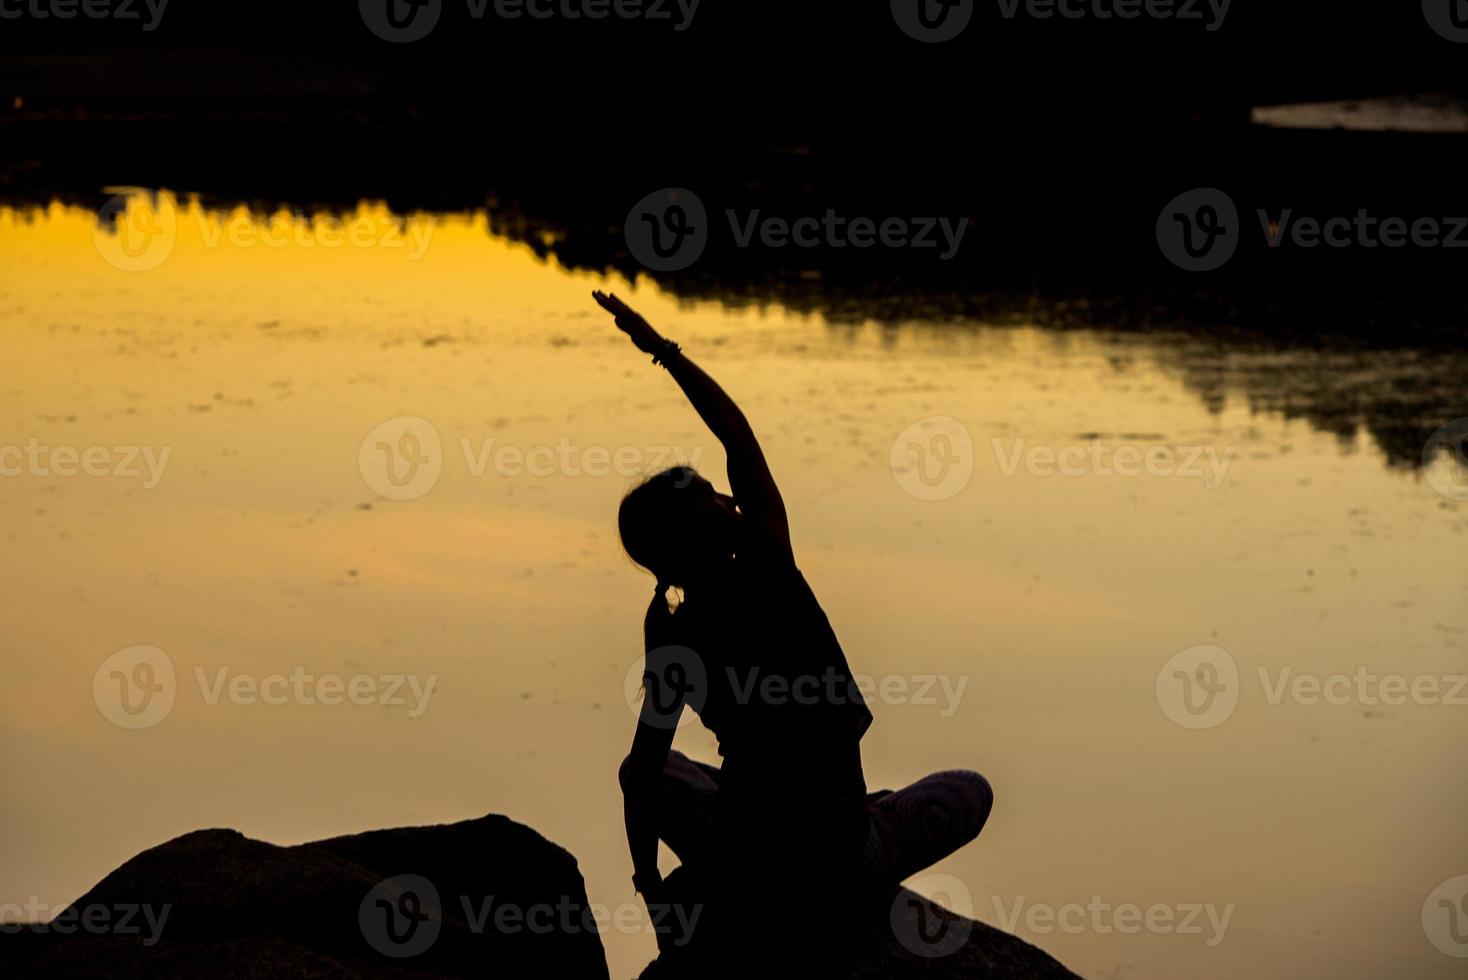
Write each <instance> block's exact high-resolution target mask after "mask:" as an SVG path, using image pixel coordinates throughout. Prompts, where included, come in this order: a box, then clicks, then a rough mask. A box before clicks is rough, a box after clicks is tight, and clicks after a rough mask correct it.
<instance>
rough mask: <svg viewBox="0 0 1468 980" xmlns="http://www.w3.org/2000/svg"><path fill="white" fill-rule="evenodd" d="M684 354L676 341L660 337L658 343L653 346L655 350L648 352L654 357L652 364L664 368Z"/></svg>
mask: <svg viewBox="0 0 1468 980" xmlns="http://www.w3.org/2000/svg"><path fill="white" fill-rule="evenodd" d="M682 352H683V348H682V347H681V346H680V345H679V344H678V342H677V341H676V340H669V339H667V338H666V337H659V338H658V342H657V343H656V344H654V345H653V349H652V350H650V351H648V353H649V354H651V355H652V362H653V363H654V364H662V365H664V366H666V364H667V362H668V361H669V360H670V359H672V358H674V357H677V356H678V355H679V354H681V353H682Z"/></svg>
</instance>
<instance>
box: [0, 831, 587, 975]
mask: <svg viewBox="0 0 1468 980" xmlns="http://www.w3.org/2000/svg"><path fill="white" fill-rule="evenodd" d="M527 914H529V915H530V916H531V918H529V919H527V918H526V915H527ZM88 916H90V917H91V919H90V924H88V922H89V920H88ZM63 930H65V931H63ZM4 932H5V933H7V934H5V935H0V973H3V974H5V975H9V976H36V977H78V978H81V977H86V978H92V977H101V976H106V977H114V978H115V977H121V978H129V977H139V978H142V977H211V978H231V977H257V976H277V977H286V976H295V977H323V978H324V977H367V978H372V977H396V978H402V977H466V976H482V975H485V974H489V975H494V976H502V977H522V976H555V977H560V976H566V977H577V978H580V977H588V978H597V980H606V978H607V976H608V974H607V967H606V958H605V954H604V951H603V949H602V945H601V938H600V936H599V935H598V933H597V930H596V928H595V923H594V922H593V921H592V919H591V916H590V913H589V909H588V902H587V898H586V891H585V887H584V885H583V883H582V879H581V874H580V872H579V871H578V870H577V866H576V860H575V858H573V857H572V856H571V855H570V854H569V853H567V852H566V851H565V850H562V849H561V848H559V847H557V846H556V845H555V844H552V843H551V842H550V841H547V840H546V839H545V838H543V837H541V836H540V835H539V834H537V833H536V832H535V831H533V830H531V829H529V828H528V827H524V826H521V825H520V824H517V823H515V822H513V821H511V820H509V819H507V818H506V817H502V816H496V815H490V816H485V817H481V818H479V819H478V820H469V821H464V822H462V823H456V824H447V825H441V826H434V827H409V828H400V829H394V830H378V831H370V832H368V833H363V834H354V835H351V836H347V837H336V838H332V839H330V840H324V841H316V842H313V843H309V844H300V845H297V846H294V847H277V846H275V845H273V844H267V843H264V842H262V841H257V840H251V839H249V838H247V837H245V836H243V835H242V834H240V833H239V832H237V831H233V830H200V831H196V832H194V833H190V834H185V835H183V836H182V837H178V838H175V839H174V840H171V841H169V842H167V843H166V844H162V845H160V846H158V847H155V848H152V849H150V850H147V851H144V852H143V853H141V854H139V855H137V856H136V857H134V858H133V859H132V860H130V861H128V862H126V863H125V864H123V865H122V866H121V867H120V868H118V869H117V870H116V871H114V872H112V873H111V874H109V875H108V876H107V877H106V878H104V879H102V881H101V882H99V883H98V884H97V886H96V887H95V888H93V889H92V890H91V891H89V892H88V893H87V894H85V895H83V896H82V897H81V898H79V899H77V901H76V902H74V903H73V904H72V905H71V906H70V907H68V909H67V910H65V911H64V912H62V913H61V914H60V915H58V916H56V917H55V918H54V919H53V920H52V921H51V923H50V924H49V925H48V926H47V927H46V928H44V929H36V928H31V927H25V928H22V929H20V930H19V931H17V930H16V929H15V928H13V927H12V928H8V929H5V930H4Z"/></svg>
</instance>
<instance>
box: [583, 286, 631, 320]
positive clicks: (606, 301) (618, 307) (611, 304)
mask: <svg viewBox="0 0 1468 980" xmlns="http://www.w3.org/2000/svg"><path fill="white" fill-rule="evenodd" d="M591 295H592V297H593V298H594V299H595V300H596V301H597V303H598V304H599V305H600V306H601V308H602V309H604V310H606V311H607V312H608V313H610V314H612V315H613V316H628V315H634V314H633V313H632V307H630V306H628V305H627V304H626V303H624V302H622V301H621V300H620V299H618V298H617V294H616V293H613V294H611V295H610V296H608V295H607V294H606V293H604V292H602V291H601V290H600V289H597V290H594V291H593V292H592V294H591Z"/></svg>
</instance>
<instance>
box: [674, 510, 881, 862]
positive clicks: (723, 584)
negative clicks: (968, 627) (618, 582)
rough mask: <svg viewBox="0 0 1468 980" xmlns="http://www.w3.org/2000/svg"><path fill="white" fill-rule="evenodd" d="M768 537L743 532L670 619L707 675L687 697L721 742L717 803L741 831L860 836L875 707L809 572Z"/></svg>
mask: <svg viewBox="0 0 1468 980" xmlns="http://www.w3.org/2000/svg"><path fill="white" fill-rule="evenodd" d="M763 537H764V536H763V535H761V534H758V533H754V534H747V535H741V539H740V541H739V548H738V550H737V551H736V553H735V557H734V559H733V561H732V562H731V563H730V567H729V569H728V571H727V573H726V574H725V575H724V576H723V577H722V578H721V579H720V580H718V581H716V582H713V583H710V584H709V585H708V586H707V587H706V588H705V590H704V591H703V592H702V593H700V594H698V595H694V596H691V597H689V598H688V599H687V600H686V601H685V602H684V603H683V604H682V605H680V606H679V607H678V609H677V611H676V612H675V613H674V615H673V620H674V623H675V624H676V628H675V631H674V632H675V635H677V636H678V638H679V642H680V643H681V644H683V645H684V646H687V647H689V648H690V649H692V650H693V651H694V652H695V653H696V654H697V656H698V660H699V662H700V663H701V665H702V668H703V671H704V674H705V678H704V681H705V690H704V691H702V692H699V693H700V694H701V695H702V696H701V697H690V698H689V700H688V704H689V706H690V707H692V708H693V709H694V710H695V711H696V712H697V713H698V715H699V719H700V720H701V721H702V722H703V724H704V726H705V727H706V728H708V729H709V730H710V731H711V732H713V733H714V735H715V736H716V737H717V739H718V743H719V754H720V755H721V756H722V757H723V760H724V761H723V765H722V766H721V768H720V770H719V774H720V779H719V798H720V801H719V805H720V809H721V810H722V811H723V812H724V813H725V814H726V815H727V816H730V817H732V818H734V819H735V820H736V821H737V822H738V824H739V826H740V827H741V828H742V829H741V833H755V832H757V831H758V829H759V828H760V827H762V826H763V827H766V828H768V829H769V830H770V831H771V832H772V833H776V834H778V835H779V836H780V837H781V838H782V839H791V838H792V834H794V835H796V836H799V835H800V831H801V830H802V829H804V830H806V831H808V832H810V833H812V834H814V835H816V836H819V837H827V838H830V837H834V838H844V837H845V836H846V835H847V834H848V833H850V834H852V835H859V834H861V833H863V832H864V830H863V828H864V822H863V821H864V818H865V810H864V800H865V796H866V784H865V780H864V778H863V776H862V769H861V751H860V747H859V743H860V741H861V738H862V736H863V735H864V734H865V733H866V730H867V728H868V727H869V726H870V725H871V723H872V713H871V711H869V710H868V708H867V706H866V704H865V702H864V701H863V699H862V697H861V693H860V691H859V690H858V689H857V686H856V681H855V679H854V678H853V677H852V674H851V669H850V667H849V666H848V665H847V662H846V655H845V653H844V652H843V651H842V649H841V644H840V643H839V642H838V641H837V639H836V633H835V631H834V630H833V629H832V628H831V623H830V620H829V619H827V618H826V614H825V612H824V611H823V610H822V609H821V605H820V603H819V602H818V601H817V600H816V597H815V594H814V593H813V592H812V591H811V588H810V586H809V585H808V584H807V583H806V580H805V576H804V575H802V574H801V573H800V570H799V569H798V568H796V566H795V563H794V561H793V559H792V558H791V557H790V555H789V552H788V550H786V549H783V548H775V547H771V546H770V545H769V544H768V543H766V542H765V541H763V540H762V539H763ZM700 701H701V702H702V703H701V704H700V703H698V702H700ZM831 843H832V844H834V845H835V846H845V845H846V844H847V843H849V842H846V841H844V840H840V841H838V840H832V841H831Z"/></svg>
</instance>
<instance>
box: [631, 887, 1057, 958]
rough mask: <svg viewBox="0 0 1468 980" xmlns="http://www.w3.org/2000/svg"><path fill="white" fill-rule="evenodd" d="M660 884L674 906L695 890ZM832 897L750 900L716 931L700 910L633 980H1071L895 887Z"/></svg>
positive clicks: (1036, 952) (1034, 952) (1012, 944)
mask: <svg viewBox="0 0 1468 980" xmlns="http://www.w3.org/2000/svg"><path fill="white" fill-rule="evenodd" d="M668 885H669V891H670V893H671V898H670V900H672V901H675V902H688V901H690V900H691V894H692V893H693V892H694V891H696V887H693V886H691V885H690V882H688V881H686V880H683V876H682V875H681V874H680V872H678V871H675V872H673V874H672V875H670V876H669V878H668ZM842 894H843V890H841V889H830V890H825V891H824V892H823V894H820V895H812V896H808V897H806V898H805V899H803V900H801V901H800V902H799V908H798V909H796V910H794V911H792V910H791V909H790V908H789V905H790V902H789V901H784V900H782V897H781V896H774V895H766V896H765V897H764V898H763V899H762V900H761V899H759V898H758V897H753V898H751V899H748V900H746V901H745V902H743V903H741V905H742V907H743V908H744V909H746V910H747V912H746V913H745V914H743V915H740V916H732V917H731V916H728V915H726V916H724V917H723V919H722V922H721V918H720V912H719V907H718V906H717V905H709V906H706V907H703V908H701V909H700V910H699V911H700V913H701V914H700V917H699V918H698V919H697V920H696V921H697V926H696V928H695V929H694V930H693V931H692V934H691V935H690V936H688V937H687V938H686V940H685V939H684V938H683V937H669V939H670V940H677V942H673V941H665V942H664V944H663V947H664V952H663V953H662V955H660V956H659V957H658V959H657V960H655V961H654V962H653V963H652V964H651V965H650V966H648V968H647V969H646V970H645V971H644V972H643V974H642V977H641V980H695V978H696V980H724V978H727V980H736V978H737V980H786V978H788V980H919V978H925V980H934V978H954V980H958V978H973V980H979V978H982V980H1079V978H1078V977H1077V976H1076V975H1075V974H1074V973H1072V972H1071V971H1070V970H1067V969H1066V968H1065V967H1064V966H1062V965H1061V964H1060V963H1059V962H1057V961H1056V960H1055V959H1054V958H1053V957H1051V956H1050V955H1049V954H1048V953H1046V952H1044V951H1043V950H1041V949H1038V948H1036V947H1034V946H1031V945H1030V944H1029V943H1027V942H1025V941H1024V940H1022V939H1019V938H1017V937H1015V936H1012V935H1010V934H1009V933H1007V932H1003V931H1001V930H999V929H995V928H994V927H993V926H988V925H985V924H984V923H982V922H978V921H975V920H973V919H969V918H966V917H964V916H962V915H958V914H957V913H955V912H951V911H949V910H948V909H946V908H944V907H942V906H941V905H938V904H936V903H934V902H932V901H929V900H928V899H926V898H923V897H922V896H920V895H918V894H917V893H915V892H912V891H909V890H907V889H905V888H902V889H895V890H892V891H890V892H888V893H887V894H886V895H883V896H877V897H870V898H861V897H854V896H853V895H852V894H850V893H846V894H845V898H844V900H843V898H842V897H841V896H842ZM690 914H691V910H689V911H685V913H684V915H683V916H682V920H683V921H688V919H689V917H690ZM677 919H678V917H677V916H673V915H669V916H667V920H668V921H670V922H671V921H677ZM680 943H681V945H680Z"/></svg>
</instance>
